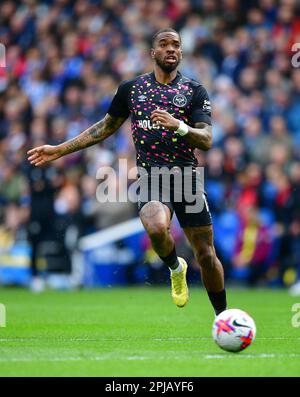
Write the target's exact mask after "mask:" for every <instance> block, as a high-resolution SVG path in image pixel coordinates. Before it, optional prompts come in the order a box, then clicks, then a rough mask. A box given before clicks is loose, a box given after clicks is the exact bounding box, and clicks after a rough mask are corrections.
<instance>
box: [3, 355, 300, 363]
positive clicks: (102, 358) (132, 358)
mask: <svg viewBox="0 0 300 397" xmlns="http://www.w3.org/2000/svg"><path fill="white" fill-rule="evenodd" d="M299 356H300V354H297V353H289V354H269V353H260V354H232V355H229V354H226V353H224V354H201V353H200V354H199V359H201V358H204V359H207V360H211V359H226V360H228V359H232V358H240V359H245V358H255V359H257V358H283V357H289V358H292V357H299ZM168 358H170V357H169V356H167V357H160V359H168ZM184 358H185V359H188V358H190V356H189V357H188V356H186V357H184ZM109 359H113V360H114V359H115V360H116V359H117V360H125V361H143V360H157V357H156V356H149V357H145V356H123V357H122V356H119V355H116V354H110V353H109V354H106V355H103V356H92V357H73V356H66V357H19V358H18V357H8V358H4V357H0V362H35V361H38V362H43V361H46V362H59V361H83V360H87V361H105V360H109ZM172 359H175V360H176V359H177V360H182V359H183V357H182V356H179V357H172Z"/></svg>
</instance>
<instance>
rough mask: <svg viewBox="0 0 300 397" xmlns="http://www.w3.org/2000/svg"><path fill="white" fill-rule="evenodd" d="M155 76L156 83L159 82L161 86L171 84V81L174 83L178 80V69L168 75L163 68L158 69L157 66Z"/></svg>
mask: <svg viewBox="0 0 300 397" xmlns="http://www.w3.org/2000/svg"><path fill="white" fill-rule="evenodd" d="M154 75H155V79H156V81H158V82H159V83H160V84H169V83H170V82H171V81H173V80H174V79H175V78H176V76H177V69H175V70H173V71H172V72H170V73H166V72H164V71H163V70H162V69H161V68H159V67H157V65H155V66H154Z"/></svg>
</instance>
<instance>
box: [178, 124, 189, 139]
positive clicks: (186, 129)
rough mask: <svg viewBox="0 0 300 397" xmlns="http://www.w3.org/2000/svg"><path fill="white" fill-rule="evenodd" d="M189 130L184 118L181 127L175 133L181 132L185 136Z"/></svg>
mask: <svg viewBox="0 0 300 397" xmlns="http://www.w3.org/2000/svg"><path fill="white" fill-rule="evenodd" d="M188 132H189V127H188V125H186V124H185V123H184V122H183V121H182V120H180V121H179V127H178V128H177V130H176V131H175V134H179V135H180V136H184V135H186V134H187V133H188Z"/></svg>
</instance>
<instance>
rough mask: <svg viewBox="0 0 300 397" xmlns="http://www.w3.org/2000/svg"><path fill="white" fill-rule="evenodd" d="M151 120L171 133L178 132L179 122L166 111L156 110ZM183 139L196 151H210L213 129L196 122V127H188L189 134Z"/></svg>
mask: <svg viewBox="0 0 300 397" xmlns="http://www.w3.org/2000/svg"><path fill="white" fill-rule="evenodd" d="M151 120H152V122H155V123H157V122H158V123H160V125H161V126H163V127H165V128H168V129H169V130H171V131H176V130H177V128H178V127H179V120H178V119H176V118H175V117H173V116H172V115H171V114H170V113H168V112H166V111H165V110H160V109H156V110H154V111H153V112H152V113H151ZM183 138H184V139H185V140H186V141H187V142H188V143H189V144H190V145H191V146H192V147H193V148H194V149H196V148H198V149H201V150H208V149H210V148H211V145H212V127H211V125H209V124H207V123H204V122H196V123H195V127H191V126H188V133H187V134H186V135H184V136H183Z"/></svg>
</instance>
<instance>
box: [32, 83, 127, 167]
mask: <svg viewBox="0 0 300 397" xmlns="http://www.w3.org/2000/svg"><path fill="white" fill-rule="evenodd" d="M130 85H131V83H130V81H125V82H123V83H122V84H121V85H120V86H119V87H118V90H117V92H116V94H115V96H114V98H113V100H112V102H111V104H110V107H109V109H108V111H107V114H106V116H105V117H104V119H102V120H100V121H98V122H97V123H95V124H94V125H92V126H91V127H89V128H88V129H87V130H85V131H83V132H82V133H81V134H79V135H78V136H76V137H75V138H73V139H70V140H68V141H66V142H64V143H61V144H60V145H56V146H51V145H43V146H39V147H36V148H34V149H31V150H29V151H28V152H27V154H28V155H29V157H28V160H29V161H30V163H31V164H33V165H36V166H40V165H44V164H46V163H48V162H49V161H53V160H56V159H58V158H60V157H62V156H65V155H66V154H70V153H73V152H77V151H78V150H81V149H85V148H87V147H89V146H92V145H96V144H97V143H99V142H102V141H104V139H106V138H108V137H109V136H111V135H112V134H113V133H115V132H116V131H117V130H118V128H120V126H121V125H122V124H123V123H124V121H125V120H126V119H127V117H128V116H129V114H130V110H129V108H128V90H129V88H130Z"/></svg>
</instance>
